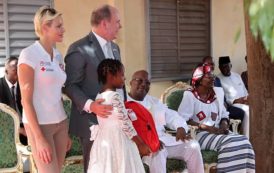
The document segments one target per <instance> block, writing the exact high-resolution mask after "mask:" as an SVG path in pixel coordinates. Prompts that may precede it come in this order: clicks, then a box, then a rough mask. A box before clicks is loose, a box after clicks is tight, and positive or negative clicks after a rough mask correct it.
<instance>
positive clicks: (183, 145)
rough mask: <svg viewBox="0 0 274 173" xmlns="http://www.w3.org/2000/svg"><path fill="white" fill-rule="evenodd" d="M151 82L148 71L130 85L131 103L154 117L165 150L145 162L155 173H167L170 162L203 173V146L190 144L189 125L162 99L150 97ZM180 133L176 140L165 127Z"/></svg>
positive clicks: (136, 73) (129, 98)
mask: <svg viewBox="0 0 274 173" xmlns="http://www.w3.org/2000/svg"><path fill="white" fill-rule="evenodd" d="M149 89H150V80H149V76H148V73H147V72H146V71H145V70H140V71H137V72H135V73H134V74H133V76H132V79H131V81H130V92H129V93H128V101H136V102H138V103H140V104H141V105H143V106H144V107H145V108H146V109H148V110H149V111H150V113H151V114H152V116H153V119H154V122H155V126H156V130H157V133H158V136H159V140H160V141H161V142H162V149H160V150H159V151H157V152H154V153H152V154H151V155H150V156H145V157H143V158H142V159H143V162H144V163H146V164H147V165H148V166H149V169H150V172H151V173H166V160H167V158H174V159H180V160H184V161H185V162H186V163H187V169H188V172H189V173H198V172H199V173H203V172H204V166H203V160H202V155H201V152H200V146H199V143H198V142H197V141H195V140H190V137H189V136H188V135H187V134H186V132H187V131H188V126H187V124H186V121H185V120H184V119H183V118H182V117H180V116H179V115H178V113H177V112H176V111H173V110H171V109H168V107H167V106H166V105H164V104H163V103H161V102H160V100H159V99H157V98H155V97H152V96H150V95H147V93H148V91H149ZM164 126H167V127H169V128H170V129H173V130H176V131H177V133H176V137H174V136H171V135H170V134H167V133H166V131H165V127H164Z"/></svg>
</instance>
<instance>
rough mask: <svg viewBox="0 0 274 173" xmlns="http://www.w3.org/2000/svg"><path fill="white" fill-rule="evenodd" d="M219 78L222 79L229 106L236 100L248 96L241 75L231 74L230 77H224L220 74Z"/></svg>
mask: <svg viewBox="0 0 274 173" xmlns="http://www.w3.org/2000/svg"><path fill="white" fill-rule="evenodd" d="M218 77H219V78H220V81H221V84H222V88H223V89H224V92H225V98H226V101H227V102H228V104H230V105H232V104H233V102H234V100H235V99H238V98H240V97H246V96H248V93H247V90H246V88H245V85H244V83H243V81H242V78H241V76H240V75H239V74H237V73H234V72H231V75H230V76H224V75H223V74H221V73H220V74H219V75H218Z"/></svg>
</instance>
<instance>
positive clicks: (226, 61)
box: [218, 56, 249, 138]
mask: <svg viewBox="0 0 274 173" xmlns="http://www.w3.org/2000/svg"><path fill="white" fill-rule="evenodd" d="M231 68H232V65H231V62H230V58H229V56H223V57H219V69H220V71H221V73H220V74H219V75H218V77H219V79H220V80H221V84H222V87H223V89H224V93H225V98H226V101H227V103H228V104H229V105H233V106H235V107H238V108H241V109H242V110H243V111H244V112H245V116H244V119H243V132H244V134H245V135H246V136H247V137H248V138H249V105H248V93H247V90H246V88H245V85H244V83H243V81H242V78H241V76H240V75H239V74H237V73H234V72H232V71H231Z"/></svg>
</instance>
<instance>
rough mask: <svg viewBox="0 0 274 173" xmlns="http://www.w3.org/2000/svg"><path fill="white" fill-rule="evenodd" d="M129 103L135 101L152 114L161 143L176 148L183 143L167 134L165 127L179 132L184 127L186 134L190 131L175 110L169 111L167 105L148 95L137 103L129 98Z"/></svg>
mask: <svg viewBox="0 0 274 173" xmlns="http://www.w3.org/2000/svg"><path fill="white" fill-rule="evenodd" d="M127 98H128V101H135V102H138V103H139V104H141V105H143V106H144V107H145V108H146V109H147V110H149V112H150V113H151V114H152V117H153V120H154V123H155V126H156V130H157V134H158V136H159V139H160V141H162V142H163V143H164V144H165V145H166V146H174V145H178V144H180V143H182V141H181V140H179V141H176V139H175V137H174V136H171V135H170V134H168V133H166V132H165V131H166V130H165V126H167V127H168V128H170V129H173V130H177V128H179V127H183V128H184V129H185V130H186V132H187V131H188V126H187V124H186V121H185V120H184V119H183V118H182V117H180V116H179V115H178V113H177V112H176V111H174V110H171V109H169V108H168V107H167V106H166V105H164V104H163V103H161V102H160V100H159V99H157V98H155V97H152V96H150V95H146V97H145V98H144V100H143V101H137V100H134V99H133V98H131V97H130V96H129V95H128V96H127Z"/></svg>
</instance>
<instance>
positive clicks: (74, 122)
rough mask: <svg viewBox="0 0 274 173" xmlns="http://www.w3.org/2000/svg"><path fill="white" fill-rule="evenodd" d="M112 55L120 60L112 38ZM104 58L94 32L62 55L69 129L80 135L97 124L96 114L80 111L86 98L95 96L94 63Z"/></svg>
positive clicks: (98, 86) (98, 85)
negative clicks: (64, 67) (67, 99)
mask: <svg viewBox="0 0 274 173" xmlns="http://www.w3.org/2000/svg"><path fill="white" fill-rule="evenodd" d="M111 47H112V51H113V55H114V57H115V59H119V60H120V51H119V47H118V45H116V44H115V43H113V42H112V45H111ZM104 59H105V56H104V53H103V50H102V48H101V46H100V44H99V42H98V40H97V39H96V37H95V35H94V34H93V33H90V34H89V35H87V36H85V37H84V38H82V39H80V40H78V41H76V42H74V43H73V44H72V45H71V46H70V47H69V49H68V52H67V55H66V57H65V63H66V70H65V71H66V73H67V81H66V83H65V90H64V91H65V93H66V94H67V95H68V96H69V97H70V98H71V100H72V109H71V115H70V124H69V132H70V133H71V134H74V135H76V136H79V137H85V138H89V137H90V130H89V127H90V125H92V124H97V123H98V122H97V118H96V116H95V115H91V114H89V113H87V112H85V111H83V108H84V105H85V103H86V101H87V100H88V99H92V100H94V99H95V97H96V95H97V94H98V92H99V90H100V88H101V86H100V84H99V83H98V78H97V66H98V65H99V63H100V62H101V61H102V60H104Z"/></svg>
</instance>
